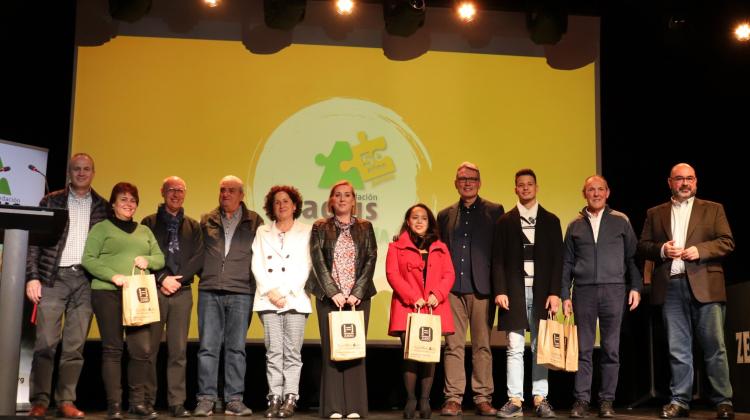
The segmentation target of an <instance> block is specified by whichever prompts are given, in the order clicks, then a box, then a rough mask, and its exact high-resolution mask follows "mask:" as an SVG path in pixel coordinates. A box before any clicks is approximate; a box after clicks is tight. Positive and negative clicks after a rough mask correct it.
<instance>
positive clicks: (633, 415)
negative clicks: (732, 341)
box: [19, 407, 750, 420]
mask: <svg viewBox="0 0 750 420" xmlns="http://www.w3.org/2000/svg"><path fill="white" fill-rule="evenodd" d="M615 409H616V411H617V415H616V416H615V418H620V419H634V420H635V419H652V420H653V419H657V418H658V417H657V411H656V409H655V408H636V409H633V410H627V409H626V408H620V409H617V407H615ZM557 411H558V414H559V415H558V418H560V419H567V418H568V415H567V410H557ZM525 413H526V416H525V417H516V418H518V419H520V418H524V419H536V417H534V416H532V414H533V413H532V412H531V410H525ZM50 414H52V415H54V413H50ZM593 414H594V415H593V416H589V418H591V419H596V418H598V417H596V413H595V412H594V413H593ZM21 415H23V414H21V413H19V416H21ZM715 416H716V412H715V411H713V410H704V409H701V410H691V411H690V418H692V419H713V418H715ZM86 418H87V419H105V418H106V412H103V411H102V412H90V413H88V414H87V416H86ZM196 418H197V417H196ZM209 418H210V419H214V420H224V419H226V420H237V417H236V416H222V415H214V416H212V417H209ZM248 418H250V419H261V418H263V411H255V412H253V415H252V416H251V417H248ZM293 418H294V419H296V420H320V417H318V416H317V415H316V414H315V413H312V412H310V411H300V412H299V413H298V414H297V415H295V416H294V417H293ZM367 418H368V419H371V420H398V419H401V418H402V416H401V411H395V410H394V411H374V412H370V415H369V416H368V417H367ZM416 418H417V419H419V417H416ZM452 418H453V417H441V416H439V415H438V412H437V411H436V412H435V413H434V414H433V416H432V419H434V420H450V419H452ZM458 418H460V419H463V420H486V419H488V417H481V416H476V415H474V413H473V411H471V410H467V411H466V412H465V414H464V415H463V416H459V417H458ZM735 418H736V419H738V420H750V413H737V414H736V417H735ZM159 419H162V420H168V419H173V417H169V416H168V415H167V414H166V413H160V417H159Z"/></svg>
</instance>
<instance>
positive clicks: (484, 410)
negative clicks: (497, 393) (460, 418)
mask: <svg viewBox="0 0 750 420" xmlns="http://www.w3.org/2000/svg"><path fill="white" fill-rule="evenodd" d="M474 410H475V411H476V413H477V414H478V415H480V416H492V417H495V416H496V415H497V408H495V407H493V406H492V404H490V402H489V401H482V402H480V403H477V404H476V408H475V409H474Z"/></svg>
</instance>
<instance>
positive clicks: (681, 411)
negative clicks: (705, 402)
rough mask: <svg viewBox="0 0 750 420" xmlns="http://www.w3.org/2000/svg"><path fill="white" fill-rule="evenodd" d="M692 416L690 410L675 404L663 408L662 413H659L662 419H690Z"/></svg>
mask: <svg viewBox="0 0 750 420" xmlns="http://www.w3.org/2000/svg"><path fill="white" fill-rule="evenodd" d="M689 415H690V410H688V409H687V408H685V407H681V406H679V405H677V404H674V403H669V404H667V405H665V406H664V407H662V408H661V413H659V417H660V418H662V419H673V418H676V417H688V416H689Z"/></svg>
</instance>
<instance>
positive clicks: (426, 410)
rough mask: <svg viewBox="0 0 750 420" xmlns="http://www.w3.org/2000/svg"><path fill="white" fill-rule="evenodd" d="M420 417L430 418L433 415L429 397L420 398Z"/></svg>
mask: <svg viewBox="0 0 750 420" xmlns="http://www.w3.org/2000/svg"><path fill="white" fill-rule="evenodd" d="M419 417H421V418H423V419H429V418H430V417H432V407H430V399H429V398H420V399H419Z"/></svg>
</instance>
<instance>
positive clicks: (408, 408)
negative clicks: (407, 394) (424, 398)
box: [404, 399, 417, 419]
mask: <svg viewBox="0 0 750 420" xmlns="http://www.w3.org/2000/svg"><path fill="white" fill-rule="evenodd" d="M416 411H417V400H416V399H414V400H406V405H405V406H404V418H405V419H413V418H414V413H415V412H416Z"/></svg>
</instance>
